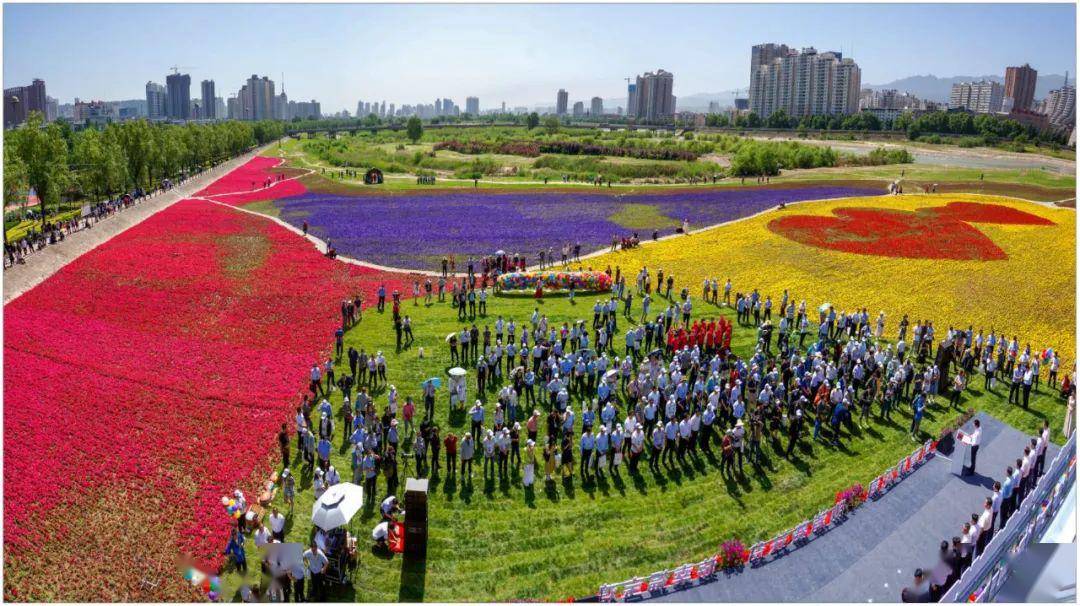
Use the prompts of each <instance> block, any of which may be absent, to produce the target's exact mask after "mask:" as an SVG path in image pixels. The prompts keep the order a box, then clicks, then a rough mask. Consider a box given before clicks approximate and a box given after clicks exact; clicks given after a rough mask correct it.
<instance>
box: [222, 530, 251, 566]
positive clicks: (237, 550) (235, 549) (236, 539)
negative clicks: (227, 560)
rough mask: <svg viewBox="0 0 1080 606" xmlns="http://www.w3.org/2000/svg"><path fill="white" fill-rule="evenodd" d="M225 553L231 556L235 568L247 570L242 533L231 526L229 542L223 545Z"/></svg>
mask: <svg viewBox="0 0 1080 606" xmlns="http://www.w3.org/2000/svg"><path fill="white" fill-rule="evenodd" d="M225 555H227V556H232V558H233V561H234V562H235V563H236V569H237V570H239V571H240V572H242V573H246V572H247V554H245V553H244V535H243V534H242V533H240V532H239V531H238V530H237V529H235V528H233V529H232V532H231V533H230V535H229V544H228V545H226V546H225Z"/></svg>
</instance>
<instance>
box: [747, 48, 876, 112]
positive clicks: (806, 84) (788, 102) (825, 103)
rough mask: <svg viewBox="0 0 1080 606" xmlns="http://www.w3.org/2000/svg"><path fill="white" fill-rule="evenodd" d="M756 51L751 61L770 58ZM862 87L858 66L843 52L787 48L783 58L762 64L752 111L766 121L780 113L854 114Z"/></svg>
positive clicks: (753, 85)
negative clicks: (844, 55)
mask: <svg viewBox="0 0 1080 606" xmlns="http://www.w3.org/2000/svg"><path fill="white" fill-rule="evenodd" d="M759 46H760V45H759ZM754 48H755V52H753V53H752V54H751V62H754V61H760V60H761V59H762V58H763V57H765V56H767V55H768V53H765V52H763V51H762V52H757V49H758V47H754ZM779 48H780V49H787V47H786V46H784V45H780V47H779ZM861 84H862V71H861V70H860V69H859V66H858V64H856V63H855V61H854V60H852V59H850V58H848V59H845V58H843V57H842V56H841V54H840V53H837V52H831V51H830V52H824V53H818V51H817V50H816V49H814V48H812V47H811V48H804V49H803V50H802V51H801V52H796V51H793V50H790V49H787V50H786V54H784V55H783V56H778V57H774V58H773V59H772V60H771V61H769V62H766V63H760V62H759V63H758V65H757V67H756V68H755V70H754V73H753V78H752V79H751V80H750V98H749V109H750V111H752V112H754V113H756V114H757V115H758V116H761V117H762V118H764V117H767V116H770V115H772V114H773V113H774V112H777V111H779V110H783V111H784V112H786V113H787V114H788V115H789V116H795V117H801V116H816V115H829V114H839V115H843V114H852V113H855V112H856V111H857V110H858V106H859V90H860V87H861Z"/></svg>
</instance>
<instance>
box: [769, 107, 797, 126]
mask: <svg viewBox="0 0 1080 606" xmlns="http://www.w3.org/2000/svg"><path fill="white" fill-rule="evenodd" d="M765 125H766V126H768V127H769V128H787V127H788V126H790V125H791V121H790V120H788V115H787V112H786V111H784V110H782V109H778V110H776V111H774V112H773V113H772V115H770V116H769V118H768V120H766V121H765Z"/></svg>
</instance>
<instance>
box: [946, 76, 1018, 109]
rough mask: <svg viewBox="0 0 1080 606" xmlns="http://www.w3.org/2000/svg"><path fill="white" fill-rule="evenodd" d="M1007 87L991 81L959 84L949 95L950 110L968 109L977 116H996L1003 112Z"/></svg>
mask: <svg viewBox="0 0 1080 606" xmlns="http://www.w3.org/2000/svg"><path fill="white" fill-rule="evenodd" d="M1004 98H1005V87H1004V86H1002V85H1000V84H998V83H997V82H992V81H989V80H980V81H978V82H957V83H956V84H953V85H952V91H951V92H950V93H949V108H950V109H966V110H968V111H972V112H975V113H977V114H995V113H997V112H999V111H1001V103H1002V100H1003V99H1004Z"/></svg>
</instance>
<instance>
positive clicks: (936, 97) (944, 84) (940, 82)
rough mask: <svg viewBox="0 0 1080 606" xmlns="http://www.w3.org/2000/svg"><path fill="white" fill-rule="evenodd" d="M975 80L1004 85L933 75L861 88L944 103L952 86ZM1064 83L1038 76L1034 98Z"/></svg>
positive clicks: (1002, 80) (1058, 78)
mask: <svg viewBox="0 0 1080 606" xmlns="http://www.w3.org/2000/svg"><path fill="white" fill-rule="evenodd" d="M977 80H991V81H993V82H1000V83H1002V84H1004V83H1005V77H1004V76H953V77H951V78H939V77H937V76H934V75H929V74H928V75H925V76H908V77H907V78H901V79H899V80H893V81H892V82H888V83H886V84H867V85H865V86H864V87H863V88H870V89H873V90H881V89H887V88H895V89H896V90H898V91H900V92H909V93H911V94H913V95H915V96H916V97H919V98H920V99H927V100H930V101H939V102H942V103H945V102H947V101H948V100H949V92H950V91H951V90H952V85H953V84H956V83H957V82H973V81H977ZM1064 82H1065V76H1063V75H1061V74H1039V79H1038V80H1037V81H1036V82H1035V98H1036V99H1042V98H1043V97H1045V96H1046V95H1047V93H1049V92H1050V91H1052V90H1054V89H1055V88H1060V87H1061V85H1062V84H1063V83H1064Z"/></svg>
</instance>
